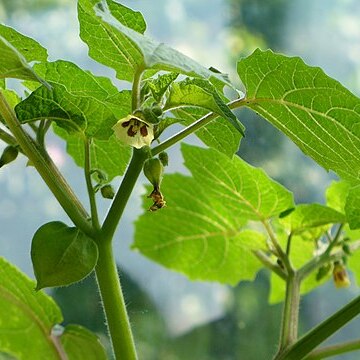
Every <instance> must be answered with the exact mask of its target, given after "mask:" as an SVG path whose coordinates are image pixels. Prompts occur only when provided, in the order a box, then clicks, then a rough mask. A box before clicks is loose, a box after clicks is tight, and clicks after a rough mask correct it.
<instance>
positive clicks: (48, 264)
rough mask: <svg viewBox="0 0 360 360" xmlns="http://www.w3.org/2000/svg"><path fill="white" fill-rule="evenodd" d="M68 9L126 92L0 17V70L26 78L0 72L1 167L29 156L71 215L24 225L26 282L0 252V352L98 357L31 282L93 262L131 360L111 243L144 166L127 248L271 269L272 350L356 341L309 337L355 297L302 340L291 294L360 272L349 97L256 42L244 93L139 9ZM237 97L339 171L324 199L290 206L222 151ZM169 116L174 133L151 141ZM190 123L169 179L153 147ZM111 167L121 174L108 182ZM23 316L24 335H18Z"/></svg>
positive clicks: (359, 119)
mask: <svg viewBox="0 0 360 360" xmlns="http://www.w3.org/2000/svg"><path fill="white" fill-rule="evenodd" d="M78 16H79V22H80V36H81V38H82V40H83V41H84V42H85V43H86V44H87V45H88V48H89V55H90V56H91V57H92V58H93V59H94V60H96V61H98V62H100V63H102V64H104V65H106V66H109V67H111V68H112V69H114V70H115V71H116V76H117V78H118V79H121V80H124V81H128V82H130V83H131V84H132V88H131V90H119V89H117V88H116V87H115V86H114V85H113V84H112V83H111V81H110V80H109V79H107V78H104V77H97V76H94V75H92V74H91V73H90V72H89V71H85V70H83V69H81V68H79V67H78V66H77V65H75V64H73V63H71V62H68V61H65V60H58V61H55V62H49V61H48V60H47V52H46V50H45V49H44V48H43V47H42V46H41V45H39V44H38V43H37V42H36V41H35V40H33V39H30V38H28V37H26V36H25V35H22V34H20V33H18V32H17V31H16V30H14V29H12V28H10V27H7V26H5V25H0V53H1V56H0V78H2V79H6V78H16V79H21V80H24V82H23V84H24V86H26V87H27V88H28V91H29V94H28V95H26V96H25V97H21V96H19V95H18V94H16V93H15V92H14V91H13V90H11V89H9V88H7V86H6V82H5V81H2V82H0V120H1V122H0V139H1V140H2V141H3V142H4V143H5V150H4V153H3V154H2V156H1V158H0V162H1V170H0V171H7V170H8V168H10V167H11V162H12V161H15V160H16V158H17V155H18V153H19V154H21V155H19V156H25V157H27V158H28V161H29V163H30V164H31V165H32V166H34V167H35V169H36V170H37V172H38V173H39V175H40V176H41V177H42V179H43V180H44V183H45V184H46V185H47V186H48V188H49V189H50V190H51V191H52V193H53V195H54V196H55V198H56V199H57V201H58V202H59V204H60V205H61V206H62V208H63V209H64V211H65V212H66V214H67V215H68V217H69V219H70V221H71V222H72V224H73V225H72V226H68V225H66V224H64V223H62V222H59V221H53V222H50V223H47V224H44V225H42V226H41V227H40V228H39V229H38V230H37V231H36V233H35V235H34V237H33V240H32V247H31V258H32V261H33V266H34V272H35V275H36V284H35V283H34V282H32V281H31V280H29V279H28V278H27V277H25V275H23V274H21V273H20V272H19V271H18V270H17V269H15V268H14V267H13V266H12V265H10V264H9V263H8V262H6V261H5V260H4V259H0V274H1V276H0V304H1V308H2V309H5V308H9V309H11V310H12V311H6V312H1V313H0V324H9V323H11V324H13V326H14V328H13V329H10V330H9V331H8V330H7V329H5V330H4V329H1V337H0V351H2V352H5V353H8V354H11V355H13V356H15V357H17V358H19V359H29V358H44V359H67V358H86V359H104V358H106V355H105V352H104V348H103V347H102V345H101V344H100V342H99V340H98V339H97V337H96V336H95V335H94V334H92V333H91V332H89V331H88V330H86V329H84V328H82V327H80V326H74V325H73V326H67V327H65V329H62V330H61V331H58V330H57V329H58V328H57V327H56V324H59V323H61V322H62V315H61V311H60V309H59V308H58V307H57V305H56V304H55V303H54V302H53V301H52V300H51V298H50V297H48V296H47V295H46V294H45V293H43V292H42V291H40V289H42V288H44V287H56V286H65V285H69V284H72V283H74V282H77V281H80V280H81V279H83V278H84V277H86V276H87V275H88V274H90V273H91V272H92V271H95V274H96V278H97V282H98V286H99V290H100V293H101V298H102V305H103V308H104V312H105V315H106V321H107V325H108V329H109V335H110V337H111V342H112V346H113V351H114V354H115V357H116V358H117V359H122V360H133V359H136V358H137V354H136V345H135V344H136V339H135V342H134V339H133V336H132V332H131V327H130V322H129V319H128V314H127V311H126V306H125V300H124V297H123V294H122V290H121V284H120V281H119V277H118V274H117V271H116V264H115V261H114V255H113V250H112V240H113V238H114V234H115V231H116V229H117V227H118V224H119V221H120V219H121V216H122V214H123V211H124V208H125V206H126V205H127V202H128V199H129V197H130V195H131V193H132V191H133V188H134V186H135V183H136V181H137V179H138V177H139V175H140V174H141V172H142V171H143V170H144V173H145V175H146V177H147V178H148V180H149V182H150V183H151V185H152V188H151V190H150V191H152V192H151V193H150V195H149V197H150V198H151V200H149V199H148V198H144V207H145V208H146V209H149V207H150V210H151V211H145V212H144V213H143V214H142V215H141V216H140V217H139V218H138V219H137V221H136V224H135V225H136V229H135V241H134V244H133V248H134V249H137V250H138V251H139V252H141V253H142V254H143V255H145V256H147V257H148V258H150V259H152V260H154V261H156V262H158V263H160V264H162V265H163V266H165V267H168V268H171V269H174V270H177V271H179V272H182V273H183V274H185V275H187V276H188V277H189V278H191V279H199V280H207V281H217V282H221V283H226V284H231V285H236V284H238V283H239V282H240V281H242V280H249V279H253V278H254V276H255V274H256V273H257V272H258V271H259V270H260V269H261V268H263V267H265V268H267V269H269V270H270V271H271V273H272V289H273V290H272V295H271V296H272V298H273V300H274V301H280V300H284V307H283V317H282V320H281V333H280V340H279V346H278V351H277V354H276V355H275V357H274V359H276V360H280V359H294V360H295V359H304V358H306V359H320V358H325V357H329V356H332V355H335V354H340V353H343V352H347V351H352V350H356V349H359V348H360V339H359V340H355V341H352V342H350V343H344V344H338V345H336V346H331V347H325V348H321V347H318V346H319V345H320V344H321V343H322V342H323V341H324V340H326V339H327V338H328V337H330V336H331V335H332V334H334V333H335V332H336V331H337V330H339V329H340V328H341V327H343V326H344V325H345V324H346V323H347V322H349V321H350V320H352V319H353V318H354V317H355V316H357V315H358V314H359V312H360V298H356V299H354V300H353V301H352V302H350V303H349V304H348V305H346V306H345V307H343V308H342V309H340V310H339V311H338V312H337V313H335V314H334V315H332V316H331V317H329V318H328V319H326V320H325V321H324V322H323V323H321V324H319V325H317V326H316V327H315V328H313V329H312V330H310V331H309V332H308V333H306V334H304V335H302V336H301V337H299V334H298V316H299V305H300V301H301V295H302V294H304V293H305V292H309V291H310V290H312V289H314V288H315V287H316V286H318V285H320V284H322V283H323V282H324V281H325V280H327V279H329V278H331V277H333V279H334V282H335V285H336V286H337V287H340V288H341V287H344V286H348V285H349V278H348V275H347V269H348V268H349V269H353V270H354V271H355V273H356V271H358V270H357V269H358V267H357V265H356V264H357V263H358V262H359V257H360V251H358V249H359V247H360V239H359V232H358V231H355V229H357V228H359V227H360V220H359V216H358V214H359V211H360V205H359V201H358V200H359V198H360V186H359V184H360V178H359V174H360V152H359V149H360V133H359V131H358V129H359V128H360V126H359V125H360V99H359V98H357V97H356V96H355V95H353V94H352V93H351V92H349V91H348V90H347V89H345V88H344V87H343V86H342V85H341V84H340V83H338V82H337V81H335V80H333V79H331V78H330V77H328V76H327V75H326V74H325V73H324V72H323V71H322V70H321V69H319V68H315V67H310V66H308V65H306V64H305V63H304V62H303V61H302V60H301V59H300V58H298V57H286V56H284V55H280V54H275V53H273V52H271V51H269V50H268V51H261V50H256V51H255V52H254V53H253V54H252V55H250V56H249V57H247V58H244V59H240V60H239V62H238V64H237V72H238V74H239V77H240V79H241V81H242V83H243V85H244V88H245V90H246V91H245V93H242V92H241V91H238V90H236V89H235V88H234V87H233V85H231V83H230V82H229V80H228V78H227V76H225V75H224V74H221V73H219V72H217V71H213V70H211V69H210V70H209V69H207V68H205V67H203V66H202V65H201V64H198V63H197V62H195V61H194V60H192V59H190V58H188V57H187V56H185V55H183V54H181V53H180V52H178V51H176V50H174V49H172V48H170V47H168V46H166V45H164V44H159V43H157V42H156V41H154V40H152V39H150V38H148V37H147V36H146V35H144V31H145V28H146V26H145V21H144V19H143V17H142V15H141V14H140V13H139V12H135V11H133V10H131V9H129V8H127V7H125V6H123V5H121V4H119V3H117V2H114V1H112V0H102V1H100V0H78ZM29 63H35V65H33V66H30V65H29ZM225 88H230V89H231V90H232V93H233V94H234V96H233V98H232V99H228V98H227V97H226V96H225V94H224V89H225ZM242 107H247V108H249V109H251V110H253V111H256V112H257V113H259V114H260V115H261V116H263V117H264V118H265V119H266V120H267V121H269V122H270V123H271V124H272V125H274V126H276V127H277V128H278V129H280V130H281V131H282V132H284V133H285V134H286V135H287V136H288V137H289V138H290V139H292V140H293V141H294V142H295V143H296V144H297V145H298V146H299V148H300V149H301V150H302V151H303V152H304V153H306V154H307V155H308V156H310V157H312V158H313V159H314V160H315V161H316V162H318V163H319V164H320V165H321V166H323V167H324V168H325V169H327V170H332V171H334V172H335V173H337V174H338V175H339V177H340V179H341V180H339V181H338V182H334V183H333V184H331V186H330V187H329V188H328V189H327V190H326V198H327V204H326V205H320V204H295V203H294V199H293V194H292V193H291V192H290V191H288V190H287V189H285V188H284V187H283V186H282V185H280V184H279V183H277V182H275V181H274V180H272V179H271V178H269V176H267V175H266V174H265V172H264V171H263V170H262V169H257V168H254V167H252V166H251V165H249V164H247V163H246V162H245V161H244V160H242V159H241V158H240V157H238V156H236V155H234V154H235V153H236V151H237V150H238V148H239V143H240V140H241V138H242V136H243V134H244V127H243V125H242V124H241V123H240V121H239V120H238V119H237V118H236V116H235V115H234V113H233V112H232V110H233V109H237V108H242ZM176 123H180V124H181V125H183V128H182V130H180V131H178V132H174V133H173V134H172V135H171V136H170V137H168V138H167V137H166V136H164V130H165V129H167V128H170V130H171V128H172V125H173V124H176ZM50 128H52V129H53V131H54V132H55V134H57V135H58V136H60V137H61V138H62V139H63V140H64V141H65V142H66V143H67V151H68V153H69V155H70V156H71V157H72V158H73V159H74V161H75V162H76V164H78V165H79V166H81V167H82V168H83V170H84V180H85V181H84V183H85V184H86V188H87V192H88V198H89V203H88V204H82V203H81V202H80V200H79V199H78V198H77V196H76V194H75V193H74V191H73V190H72V189H71V187H70V186H69V184H68V182H67V180H66V179H65V178H64V177H63V175H62V174H61V173H60V171H59V170H58V169H57V167H56V165H55V164H54V162H53V161H52V159H51V157H50V156H49V154H48V151H47V133H48V131H49V130H50ZM166 133H169V132H168V131H167V132H166ZM193 133H194V134H195V135H197V136H198V137H199V138H200V140H202V142H203V143H204V144H205V145H206V146H207V148H200V147H195V146H190V145H186V144H182V145H181V151H182V155H183V157H184V160H185V166H186V167H187V168H188V170H189V172H190V173H191V175H187V176H185V175H181V174H166V168H164V167H165V166H166V165H167V163H168V161H169V159H168V156H167V154H166V153H165V152H164V151H165V150H166V149H168V148H169V147H171V146H172V145H174V144H176V143H178V142H180V141H181V140H183V139H184V138H185V137H187V136H188V135H190V134H193ZM104 154H108V155H107V156H104ZM170 161H171V159H170ZM164 173H165V174H164ZM116 176H122V181H121V184H120V186H119V188H118V189H117V191H114V189H113V187H112V185H111V182H112V180H113V179H114V177H116ZM160 185H161V191H160ZM99 190H100V191H99ZM100 194H102V196H104V197H105V198H107V199H110V200H111V204H110V206H109V210H108V212H107V214H104V215H103V214H101V215H100V214H99V213H98V209H97V199H98V196H99V195H100ZM151 202H153V204H151ZM154 211H155V212H156V214H154ZM254 223H258V225H257V226H253V225H254ZM299 254H301V256H299ZM35 288H36V291H37V292H36V291H35ZM15 319H16V321H15ZM29 323H30V324H32V328H33V334H32V338H33V339H35V340H34V341H32V342H31V344H29V343H28V342H27V339H26V337H27V333H26V332H24V331H23V329H24V328H27V327H28V326H29V325H28V324H29ZM14 329H16V330H17V331H14ZM14 333H16V335H14ZM24 344H26V346H24ZM80 344H81V346H80Z"/></svg>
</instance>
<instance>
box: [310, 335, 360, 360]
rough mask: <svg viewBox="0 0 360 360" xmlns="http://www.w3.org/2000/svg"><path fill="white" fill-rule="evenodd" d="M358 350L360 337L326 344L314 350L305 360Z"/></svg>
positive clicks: (315, 359) (319, 358) (319, 359)
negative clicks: (339, 342) (334, 343)
mask: <svg viewBox="0 0 360 360" xmlns="http://www.w3.org/2000/svg"><path fill="white" fill-rule="evenodd" d="M356 350H360V339H357V340H353V341H347V342H344V343H341V344H336V345H330V346H325V347H323V348H321V349H317V350H314V351H312V352H311V353H310V354H309V355H308V356H307V357H306V358H305V360H321V359H325V358H327V357H331V356H335V355H341V354H345V353H347V352H350V351H356Z"/></svg>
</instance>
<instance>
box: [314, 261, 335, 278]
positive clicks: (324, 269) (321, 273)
mask: <svg viewBox="0 0 360 360" xmlns="http://www.w3.org/2000/svg"><path fill="white" fill-rule="evenodd" d="M331 269H332V264H325V265H323V266H321V267H320V268H319V270H318V272H317V273H316V281H320V280H322V279H323V278H324V277H326V276H328V275H330V273H331Z"/></svg>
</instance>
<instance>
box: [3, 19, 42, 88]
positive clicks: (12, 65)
mask: <svg viewBox="0 0 360 360" xmlns="http://www.w3.org/2000/svg"><path fill="white" fill-rule="evenodd" d="M0 53H1V57H0V79H1V78H17V79H24V80H33V81H38V82H40V83H42V84H44V85H45V86H48V87H49V85H48V84H47V83H46V82H45V81H44V80H42V79H41V78H40V77H39V76H38V75H37V74H36V73H35V72H34V70H33V69H32V68H31V67H30V66H29V65H28V62H31V61H46V59H47V52H46V50H45V49H44V48H43V47H42V46H41V45H39V44H38V43H37V42H36V41H35V40H33V39H31V38H29V37H27V36H24V35H22V34H20V33H18V32H17V31H16V30H14V29H12V28H10V27H7V26H5V25H2V24H0Z"/></svg>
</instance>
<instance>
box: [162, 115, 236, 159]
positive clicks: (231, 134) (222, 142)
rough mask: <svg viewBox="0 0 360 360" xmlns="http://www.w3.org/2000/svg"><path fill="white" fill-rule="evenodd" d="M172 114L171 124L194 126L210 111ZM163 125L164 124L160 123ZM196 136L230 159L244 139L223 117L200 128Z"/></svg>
mask: <svg viewBox="0 0 360 360" xmlns="http://www.w3.org/2000/svg"><path fill="white" fill-rule="evenodd" d="M171 112H172V113H173V115H174V116H175V118H170V120H171V123H177V122H179V123H180V124H183V125H185V126H188V125H190V124H192V123H193V122H195V121H196V120H198V119H200V118H201V117H203V116H205V115H206V114H207V113H208V111H206V110H204V109H200V108H181V109H176V110H172V111H171ZM171 123H168V124H169V125H170V124H171ZM161 125H162V123H160V126H161ZM195 135H196V136H197V137H198V138H199V139H200V140H201V141H203V142H204V144H206V145H207V146H209V147H211V148H213V149H215V150H218V151H220V152H222V153H224V154H226V155H227V156H229V157H232V156H233V155H234V153H235V152H236V151H238V149H239V145H240V140H241V138H242V135H241V134H240V133H239V132H238V131H234V127H233V126H232V125H231V124H230V122H229V121H227V120H226V119H224V118H221V117H220V118H217V119H215V120H213V121H211V122H210V123H209V124H207V125H205V126H203V127H202V128H200V129H199V130H198V131H196V132H195Z"/></svg>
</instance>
